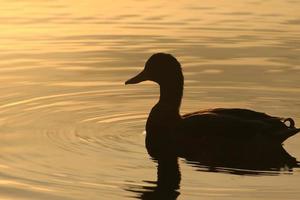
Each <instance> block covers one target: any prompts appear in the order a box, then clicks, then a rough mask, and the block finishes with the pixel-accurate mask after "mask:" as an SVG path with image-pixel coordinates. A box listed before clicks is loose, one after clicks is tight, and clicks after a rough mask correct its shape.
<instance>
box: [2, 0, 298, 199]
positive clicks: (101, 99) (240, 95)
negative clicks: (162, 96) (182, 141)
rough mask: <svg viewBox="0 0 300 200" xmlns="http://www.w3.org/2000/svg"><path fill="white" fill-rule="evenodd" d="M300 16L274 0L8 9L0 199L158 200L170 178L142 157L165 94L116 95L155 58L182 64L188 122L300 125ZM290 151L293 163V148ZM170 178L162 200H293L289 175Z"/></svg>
mask: <svg viewBox="0 0 300 200" xmlns="http://www.w3.org/2000/svg"><path fill="white" fill-rule="evenodd" d="M299 9H300V2H299V1H279V0H270V1H253V0H246V1H241V0H230V1H217V0H212V1H206V2H198V1H194V0H188V1H177V2H174V3H172V4H170V3H169V2H167V1H134V0H124V1H114V2H112V1H107V0H101V1H93V0H88V1H69V0H66V1H60V0H54V1H44V0H43V1H41V0H24V1H17V0H11V1H5V2H2V4H1V8H0V10H1V14H0V28H1V31H0V50H1V51H0V83H1V84H0V91H1V96H0V179H1V180H0V198H1V199H51V200H55V199H64V200H68V199H70V200H71V199H137V198H141V199H147V198H148V199H149V198H153V196H154V197H157V195H160V192H161V190H160V189H158V183H157V182H156V181H157V173H158V168H159V169H163V170H164V169H165V168H164V165H159V166H160V167H159V166H158V164H159V163H157V162H156V161H153V160H152V159H151V158H150V157H149V155H148V154H147V151H146V149H145V145H144V140H145V132H144V130H145V123H146V119H147V116H148V114H149V111H150V109H151V108H152V106H153V105H154V104H155V103H156V102H157V100H158V95H159V88H158V86H157V85H155V84H154V83H151V82H145V83H142V84H140V85H134V86H130V87H128V86H124V82H125V81H126V80H127V79H128V78H130V77H132V76H133V75H135V74H136V73H137V72H139V71H141V70H142V68H143V66H144V63H145V61H146V60H147V59H148V57H149V56H150V55H152V54H153V53H156V52H168V53H172V54H173V55H175V56H176V57H177V59H178V60H179V61H180V62H181V64H182V67H183V73H184V75H185V90H184V97H183V104H182V108H181V113H182V114H183V113H187V112H192V111H197V110H201V109H206V108H213V107H243V108H249V109H254V110H259V111H262V112H266V113H269V114H271V115H275V116H282V117H292V118H294V120H295V121H296V125H297V124H300V101H299V99H300V85H299V82H300V57H299V55H300V26H299V25H300V14H299ZM298 126H299V125H298ZM284 148H285V150H286V151H287V152H288V153H289V154H290V155H292V156H293V157H296V158H297V159H300V137H299V136H298V135H296V136H294V137H292V138H290V139H289V140H287V141H286V142H285V143H284ZM171 163H172V162H171ZM162 166H163V167H162ZM157 167H158V168H157ZM168 169H170V172H172V173H173V174H174V175H171V176H169V177H171V178H173V179H168V180H171V181H170V182H171V183H175V186H174V185H173V186H172V189H171V190H170V191H169V192H168V195H169V196H167V197H165V198H166V199H168V198H169V199H175V198H177V199H245V200H248V199H264V200H266V199H272V200H273V199H298V198H299V197H300V192H299V191H300V173H299V172H300V171H299V169H297V168H293V169H292V170H290V169H287V168H284V167H283V168H282V169H278V170H274V171H264V170H258V171H254V172H253V173H245V172H243V170H240V169H235V168H223V167H220V168H217V169H213V170H211V169H209V168H207V166H205V165H199V164H198V163H194V162H189V161H186V160H185V159H179V160H178V163H177V162H174V163H173V164H172V165H171V166H168ZM179 175H180V176H179ZM178 177H179V178H178ZM176 183H178V184H176ZM176 185H177V186H176ZM176 187H178V188H180V189H177V188H176ZM155 195H156V196H155Z"/></svg>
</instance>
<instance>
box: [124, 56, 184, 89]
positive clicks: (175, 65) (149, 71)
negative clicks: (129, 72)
mask: <svg viewBox="0 0 300 200" xmlns="http://www.w3.org/2000/svg"><path fill="white" fill-rule="evenodd" d="M142 81H154V82H156V83H158V84H159V85H166V84H174V83H180V84H183V75H182V70H181V66H180V63H179V62H178V61H177V59H176V58H175V57H174V56H172V55H171V54H166V53H156V54H153V55H152V56H151V57H150V58H149V59H148V60H147V62H146V64H145V68H144V70H143V71H142V72H141V73H139V74H138V75H136V76H135V77H133V78H131V79H129V80H128V81H126V82H125V84H126V85H127V84H136V83H140V82H142Z"/></svg>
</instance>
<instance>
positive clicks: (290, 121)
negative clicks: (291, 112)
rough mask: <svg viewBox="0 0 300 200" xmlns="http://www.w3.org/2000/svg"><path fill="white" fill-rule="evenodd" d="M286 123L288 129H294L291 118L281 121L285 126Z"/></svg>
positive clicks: (293, 122)
mask: <svg viewBox="0 0 300 200" xmlns="http://www.w3.org/2000/svg"><path fill="white" fill-rule="evenodd" d="M286 122H289V126H288V127H289V128H295V121H294V120H293V119H292V118H285V119H283V123H284V124H285V125H286Z"/></svg>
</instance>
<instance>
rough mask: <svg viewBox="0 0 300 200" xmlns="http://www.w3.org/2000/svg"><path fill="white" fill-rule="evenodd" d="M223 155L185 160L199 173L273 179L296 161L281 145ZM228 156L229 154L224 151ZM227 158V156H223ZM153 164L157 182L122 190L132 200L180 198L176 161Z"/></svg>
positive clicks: (160, 161) (209, 153) (295, 163)
mask: <svg viewBox="0 0 300 200" xmlns="http://www.w3.org/2000/svg"><path fill="white" fill-rule="evenodd" d="M223 153H224V152H221V151H220V152H214V153H211V152H203V154H202V155H205V156H201V157H197V158H185V159H186V163H187V164H189V165H192V166H193V167H195V168H196V171H199V172H214V173H226V174H234V175H247V176H275V175H280V174H286V173H291V172H293V169H294V168H298V167H299V162H298V161H297V159H296V158H295V157H293V156H291V155H290V154H289V153H288V152H287V151H286V150H285V149H284V148H283V147H282V146H281V145H273V146H271V145H267V147H265V149H264V150H263V151H262V150H261V149H255V148H249V149H248V150H246V151H245V150H244V151H241V152H231V153H235V154H236V155H238V156H237V157H236V158H237V159H235V160H232V159H231V158H232V157H231V156H230V159H229V156H221V155H222V154H223ZM226 153H229V152H226ZM227 155H228V154H227ZM154 161H155V162H157V163H158V165H157V181H144V183H147V184H153V185H152V186H149V185H147V186H130V187H128V188H127V189H125V190H126V191H130V192H133V193H134V194H135V196H134V197H135V198H137V199H143V200H149V199H153V200H154V199H169V200H174V199H177V197H178V196H179V195H180V191H179V189H180V181H181V172H180V167H179V164H178V158H177V157H175V156H173V155H170V156H169V157H164V158H160V159H159V160H156V159H155V158H154Z"/></svg>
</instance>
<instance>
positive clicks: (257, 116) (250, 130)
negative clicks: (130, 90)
mask: <svg viewBox="0 0 300 200" xmlns="http://www.w3.org/2000/svg"><path fill="white" fill-rule="evenodd" d="M146 80H150V81H154V82H156V83H158V84H159V86H160V99H159V101H158V103H157V104H156V105H155V106H154V107H153V108H152V110H151V112H150V114H149V117H148V120H147V124H146V148H147V151H148V153H149V154H150V155H151V156H152V157H154V158H157V159H160V158H164V157H168V156H169V155H176V156H180V157H185V158H191V159H199V160H202V161H204V162H205V161H207V162H214V161H215V160H219V161H220V162H226V161H225V160H230V161H231V162H232V161H234V160H239V161H241V160H243V159H244V160H248V159H249V157H250V156H251V157H253V155H254V157H255V156H256V158H255V161H256V160H257V158H259V159H258V160H257V161H259V160H263V159H264V155H266V156H269V155H270V154H271V155H272V151H273V149H276V148H278V146H279V145H280V147H281V144H282V142H283V141H284V140H286V139H287V138H289V137H290V136H292V135H294V134H296V133H297V132H299V131H300V129H298V128H296V127H295V123H294V120H293V119H291V118H281V117H273V116H270V115H267V114H265V113H261V112H256V111H252V110H248V109H241V108H216V109H209V110H203V111H198V112H193V113H189V114H185V115H183V116H181V115H180V112H179V109H180V104H181V99H182V95H183V84H184V80H183V74H182V70H181V65H180V63H179V62H178V61H177V60H176V58H174V57H173V56H172V55H170V54H165V53H157V54H154V55H152V56H151V57H150V58H149V59H148V61H147V62H146V64H145V68H144V70H143V71H142V72H141V73H140V74H138V75H137V76H135V77H133V78H131V79H129V80H128V81H126V83H125V84H136V83H139V82H142V81H146ZM287 122H288V123H287ZM273 147H274V148H273ZM268 151H269V152H268ZM263 152H267V153H263ZM212 159H213V160H212Z"/></svg>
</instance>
